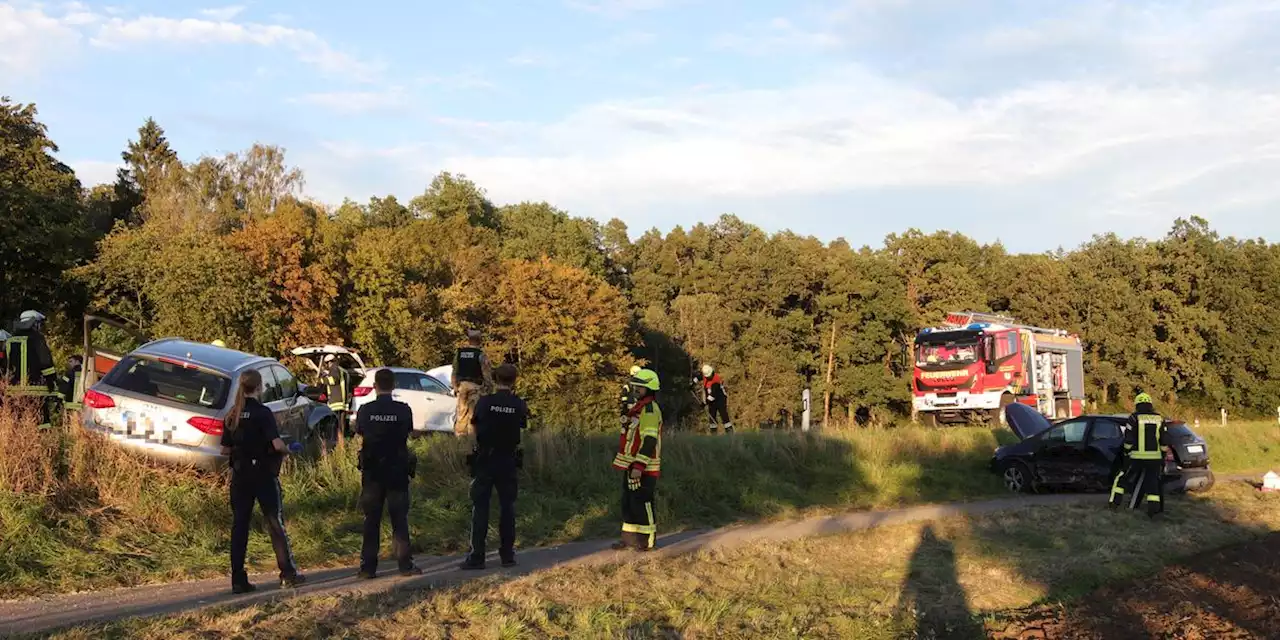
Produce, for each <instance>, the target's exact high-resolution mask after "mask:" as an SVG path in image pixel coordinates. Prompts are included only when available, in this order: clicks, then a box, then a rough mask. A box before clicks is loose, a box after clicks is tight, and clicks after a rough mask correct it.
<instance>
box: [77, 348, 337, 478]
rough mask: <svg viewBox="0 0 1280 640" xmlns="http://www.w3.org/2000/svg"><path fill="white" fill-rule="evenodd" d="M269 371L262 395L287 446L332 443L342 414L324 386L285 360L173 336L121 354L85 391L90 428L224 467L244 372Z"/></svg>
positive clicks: (137, 447)
mask: <svg viewBox="0 0 1280 640" xmlns="http://www.w3.org/2000/svg"><path fill="white" fill-rule="evenodd" d="M251 369H252V370H257V371H258V372H259V373H260V374H261V375H262V381H263V388H262V393H261V397H260V400H261V401H262V403H263V404H264V405H266V406H267V408H269V409H271V411H272V412H273V413H274V414H275V417H276V423H277V424H278V425H279V429H280V437H281V439H282V440H284V441H285V443H286V444H293V443H295V442H298V443H303V444H306V443H308V442H310V441H319V442H324V443H327V442H330V441H332V440H333V439H334V438H336V424H337V421H336V418H335V416H334V414H333V412H332V411H330V410H329V407H328V406H326V405H325V404H324V403H323V402H321V401H320V399H321V395H322V393H323V391H322V390H320V389H316V388H308V387H307V386H306V385H302V384H301V383H299V382H298V381H297V380H296V379H295V378H294V376H293V374H292V373H290V372H289V370H288V369H286V368H285V367H284V365H282V364H281V363H280V362H278V361H276V360H274V359H272V358H267V357H263V356H259V355H254V354H249V353H244V352H241V351H236V350H234V349H227V348H225V347H217V346H214V345H211V344H206V343H200V342H191V341H187V340H182V339H178V338H165V339H162V340H156V341H153V342H149V343H147V344H144V345H142V346H141V347H139V348H138V349H136V350H134V351H133V352H131V353H129V354H128V355H127V356H124V357H123V358H121V359H120V361H119V362H118V363H116V365H115V366H114V367H112V368H111V370H110V371H109V372H108V373H107V374H106V375H105V376H104V377H103V378H102V379H101V380H100V381H98V382H97V383H96V384H94V385H93V386H91V387H90V388H89V389H86V390H85V392H84V400H83V405H84V408H83V409H82V411H81V417H82V420H81V423H82V426H83V428H84V429H86V430H88V431H91V432H95V433H100V434H103V435H105V436H107V437H108V438H109V439H110V440H111V441H112V442H114V443H116V444H118V445H120V446H122V447H124V448H125V449H127V450H129V451H131V452H134V453H139V454H142V455H145V456H147V457H149V458H152V459H156V460H160V461H163V462H168V463H173V464H179V465H191V466H195V467H199V468H205V469H218V468H222V467H224V466H225V465H226V458H225V456H223V455H222V446H221V439H222V430H223V421H224V420H225V418H226V416H227V413H228V412H229V411H230V410H231V406H232V405H233V404H234V398H235V394H236V391H237V389H238V387H239V384H240V374H241V373H243V372H245V371H248V370H251Z"/></svg>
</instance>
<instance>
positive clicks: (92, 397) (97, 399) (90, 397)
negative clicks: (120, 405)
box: [84, 389, 116, 409]
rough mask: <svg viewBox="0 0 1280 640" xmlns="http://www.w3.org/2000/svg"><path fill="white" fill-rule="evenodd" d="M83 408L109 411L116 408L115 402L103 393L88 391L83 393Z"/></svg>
mask: <svg viewBox="0 0 1280 640" xmlns="http://www.w3.org/2000/svg"><path fill="white" fill-rule="evenodd" d="M84 406H86V407H89V408H90V409H111V408H113V407H115V406H116V401H115V400H112V399H111V396H109V395H107V394H105V393H101V392H99V391H94V390H93V389H89V390H87V391H85V392H84Z"/></svg>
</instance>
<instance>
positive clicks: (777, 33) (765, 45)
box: [711, 17, 842, 56]
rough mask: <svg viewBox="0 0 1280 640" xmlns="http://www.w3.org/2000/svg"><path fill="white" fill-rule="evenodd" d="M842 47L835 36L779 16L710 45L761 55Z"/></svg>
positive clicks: (717, 37) (714, 40)
mask: <svg viewBox="0 0 1280 640" xmlns="http://www.w3.org/2000/svg"><path fill="white" fill-rule="evenodd" d="M841 44H842V40H841V38H839V37H838V36H836V35H834V34H831V33H827V32H824V31H819V30H814V31H811V30H808V29H804V28H801V27H799V26H797V25H796V24H794V23H793V22H792V21H791V20H789V19H787V18H781V17H779V18H774V19H772V20H770V21H769V22H768V23H766V24H758V25H753V26H751V27H749V28H747V29H746V30H745V31H743V32H741V33H723V34H720V35H718V36H716V37H715V38H714V39H713V40H712V43H711V46H712V47H713V48H715V49H721V50H727V51H737V52H739V53H745V54H748V55H758V56H762V55H770V54H774V53H778V52H795V51H807V50H815V49H817V50H821V49H834V48H837V47H839V46H841Z"/></svg>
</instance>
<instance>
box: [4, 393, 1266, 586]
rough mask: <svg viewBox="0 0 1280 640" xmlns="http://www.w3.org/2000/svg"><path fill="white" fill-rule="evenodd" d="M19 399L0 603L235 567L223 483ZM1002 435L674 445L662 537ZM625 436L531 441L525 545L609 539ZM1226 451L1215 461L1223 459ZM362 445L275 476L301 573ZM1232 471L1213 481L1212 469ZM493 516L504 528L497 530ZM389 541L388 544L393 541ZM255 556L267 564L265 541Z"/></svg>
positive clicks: (751, 516) (346, 490)
mask: <svg viewBox="0 0 1280 640" xmlns="http://www.w3.org/2000/svg"><path fill="white" fill-rule="evenodd" d="M15 411H16V409H15V407H14V405H13V404H12V403H11V404H10V406H9V407H8V408H7V409H3V410H0V597H19V596H25V595H33V594H40V593H48V592H58V591H69V590H79V589H90V588H99V587H106V586H116V585H129V584H138V583H143V582H157V581H166V580H176V579H185V578H194V577H212V576H218V575H222V574H224V573H225V572H226V563H227V549H228V544H229V508H228V506H227V495H226V489H225V484H223V481H222V479H221V478H218V477H210V476H208V475H204V476H202V475H198V474H195V473H184V472H180V471H172V470H167V469H163V468H158V467H153V466H150V465H147V464H142V463H139V462H138V461H136V460H134V459H133V458H130V457H127V456H123V455H120V454H119V452H118V451H117V450H116V449H115V448H114V447H112V446H109V444H107V443H105V442H104V441H102V440H100V439H99V438H97V437H93V436H90V435H88V434H84V433H82V432H80V431H79V430H74V429H73V430H71V431H69V432H67V434H66V435H63V434H62V433H61V432H45V433H41V432H38V431H36V430H35V428H34V423H35V421H34V420H32V419H31V415H29V414H28V415H17V414H16V413H15ZM1235 433H1240V434H1247V435H1248V438H1247V446H1246V445H1242V447H1243V448H1248V449H1249V451H1252V452H1253V453H1247V454H1244V453H1241V454H1239V456H1238V461H1239V463H1240V464H1249V465H1250V467H1249V468H1258V467H1265V466H1266V465H1265V464H1257V465H1255V464H1253V462H1254V461H1255V459H1257V458H1258V457H1259V456H1260V455H1263V454H1262V453H1260V452H1262V451H1264V450H1275V449H1276V448H1280V432H1276V431H1275V430H1271V431H1268V432H1267V433H1268V434H1272V433H1274V436H1271V435H1266V436H1263V435H1259V434H1260V433H1261V432H1260V431H1259V433H1254V428H1253V427H1249V428H1244V427H1241V428H1230V429H1224V430H1222V433H1220V434H1216V435H1215V437H1217V438H1219V440H1218V441H1217V442H1215V445H1214V446H1215V447H1232V448H1235V445H1234V444H1232V438H1233V437H1234V436H1233V435H1232V434H1235ZM1011 437H1012V436H1011V435H1010V434H1008V432H1007V431H1004V430H1001V429H994V430H993V429H986V428H966V429H944V430H928V429H924V428H918V427H903V428H897V429H866V430H860V431H853V432H848V433H839V434H831V435H828V436H817V435H811V436H801V435H797V434H788V433H744V434H738V435H736V436H734V437H724V436H721V437H712V436H698V435H686V434H672V435H670V436H668V437H667V438H666V441H665V442H664V449H663V462H664V464H663V469H664V471H663V478H662V480H661V482H660V484H659V499H658V505H657V506H658V519H659V523H660V526H661V528H662V530H663V531H666V532H670V531H675V530H678V529H681V528H691V527H709V526H718V525H723V524H728V523H732V522H737V521H744V520H761V519H771V518H780V517H786V516H790V515H796V514H799V513H802V512H812V511H820V510H836V509H839V510H843V509H867V508H877V507H888V506H897V505H907V504H917V503H922V502H941V501H951V500H963V499H972V498H979V497H985V496H991V495H998V494H1000V493H1002V491H1003V490H1002V488H1001V487H1000V484H999V482H998V479H997V478H996V477H995V476H994V475H992V474H989V473H987V471H986V464H987V461H988V459H989V457H990V455H991V451H992V449H993V448H994V447H995V446H996V444H997V439H1001V440H1006V441H1007V440H1008V439H1010V438H1011ZM616 442H617V439H616V437H611V436H607V435H606V436H599V437H591V438H575V437H569V436H562V435H557V434H531V435H530V436H529V437H528V438H527V445H526V447H527V455H526V464H525V467H526V468H525V470H524V472H523V476H522V480H521V481H522V485H521V497H520V505H519V523H518V531H519V536H520V537H519V541H518V544H519V545H520V546H522V547H530V546H537V545H543V544H550V543H557V542H564V541H568V540H575V539H584V538H598V537H609V536H614V535H616V534H617V530H618V524H617V522H618V520H617V514H616V510H617V507H616V503H617V502H618V493H619V484H620V480H619V477H618V475H617V473H616V472H613V471H611V470H610V468H609V462H610V460H611V459H612V455H613V448H614V447H615V446H616ZM463 446H464V445H463V444H462V443H460V442H457V441H455V440H453V439H451V438H432V439H427V440H422V441H416V442H415V443H414V447H415V448H416V449H417V450H418V453H419V456H420V459H421V462H420V464H419V474H418V478H417V479H416V480H415V481H414V484H413V506H412V510H411V513H410V524H411V527H412V532H413V544H414V549H415V552H418V553H432V554H435V553H456V552H459V551H462V550H464V549H465V546H466V541H465V538H466V535H467V531H468V527H469V525H468V517H469V509H470V504H469V499H468V497H467V488H468V478H467V476H466V474H465V470H464V467H463V464H462V458H463ZM1216 456H1217V453H1216V452H1215V459H1216ZM354 462H355V450H354V447H350V446H348V447H342V448H339V449H338V450H337V451H335V452H334V453H333V454H332V455H329V456H327V457H324V458H322V459H320V460H316V461H291V462H290V463H289V464H288V465H287V466H286V471H285V473H284V475H283V477H282V482H283V484H284V490H285V498H286V506H285V514H286V519H287V521H288V527H289V530H290V535H291V537H292V539H293V546H294V552H295V554H296V556H297V558H298V561H299V563H300V564H301V565H302V566H303V567H304V569H305V568H308V567H319V566H324V565H335V564H349V563H352V562H353V561H354V560H355V558H356V554H357V553H358V551H359V547H360V521H361V515H360V512H359V509H358V507H357V497H358V495H359V487H360V477H359V472H358V471H357V470H356V468H355V464H354ZM1221 471H1222V470H1221V469H1220V472H1221ZM495 521H496V519H495ZM388 538H389V536H384V540H386V544H389V539H388ZM250 559H251V561H252V562H253V563H255V565H256V567H257V568H259V569H269V568H270V567H272V566H273V564H274V563H273V559H272V555H271V551H270V546H269V543H268V541H267V539H266V537H265V536H263V535H254V536H252V537H251V538H250Z"/></svg>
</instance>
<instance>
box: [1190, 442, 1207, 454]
mask: <svg viewBox="0 0 1280 640" xmlns="http://www.w3.org/2000/svg"><path fill="white" fill-rule="evenodd" d="M1187 453H1204V447H1202V446H1200V445H1198V444H1193V445H1188V446H1187Z"/></svg>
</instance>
